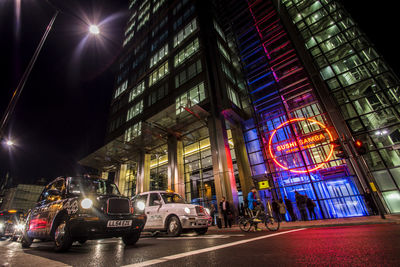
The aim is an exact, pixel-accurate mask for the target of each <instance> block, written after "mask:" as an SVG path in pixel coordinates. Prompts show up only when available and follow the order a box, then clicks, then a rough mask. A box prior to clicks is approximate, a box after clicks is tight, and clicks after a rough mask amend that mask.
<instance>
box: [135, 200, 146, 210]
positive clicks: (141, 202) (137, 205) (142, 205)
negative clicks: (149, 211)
mask: <svg viewBox="0 0 400 267" xmlns="http://www.w3.org/2000/svg"><path fill="white" fill-rule="evenodd" d="M136 207H137V208H138V209H139V210H144V207H145V204H144V202H143V201H139V202H137V203H136Z"/></svg>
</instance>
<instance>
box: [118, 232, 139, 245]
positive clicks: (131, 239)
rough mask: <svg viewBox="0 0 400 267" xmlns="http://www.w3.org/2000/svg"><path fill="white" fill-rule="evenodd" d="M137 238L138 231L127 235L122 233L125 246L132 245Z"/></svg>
mask: <svg viewBox="0 0 400 267" xmlns="http://www.w3.org/2000/svg"><path fill="white" fill-rule="evenodd" d="M139 238H140V232H134V233H132V234H129V235H124V236H123V237H122V241H124V244H125V246H132V245H135V244H136V242H137V241H138V240H139Z"/></svg>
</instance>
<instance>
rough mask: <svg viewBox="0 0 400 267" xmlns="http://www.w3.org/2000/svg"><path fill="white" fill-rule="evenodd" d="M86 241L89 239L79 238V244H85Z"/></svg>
mask: <svg viewBox="0 0 400 267" xmlns="http://www.w3.org/2000/svg"><path fill="white" fill-rule="evenodd" d="M86 241H87V239H86V238H82V239H79V240H78V242H79V244H81V245H83V244H85V243H86Z"/></svg>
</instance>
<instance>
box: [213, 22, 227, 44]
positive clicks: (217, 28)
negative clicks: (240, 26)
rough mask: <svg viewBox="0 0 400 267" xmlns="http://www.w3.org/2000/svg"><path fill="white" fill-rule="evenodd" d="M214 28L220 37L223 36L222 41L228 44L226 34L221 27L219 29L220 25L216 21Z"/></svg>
mask: <svg viewBox="0 0 400 267" xmlns="http://www.w3.org/2000/svg"><path fill="white" fill-rule="evenodd" d="M214 28H215V30H216V31H217V32H218V34H219V36H221V38H222V40H224V41H225V42H226V39H225V34H224V32H223V31H222V29H221V27H219V25H218V23H217V22H216V21H215V20H214Z"/></svg>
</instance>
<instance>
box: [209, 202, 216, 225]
mask: <svg viewBox="0 0 400 267" xmlns="http://www.w3.org/2000/svg"><path fill="white" fill-rule="evenodd" d="M210 216H211V219H212V221H211V225H212V226H215V205H214V203H211V206H210Z"/></svg>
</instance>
